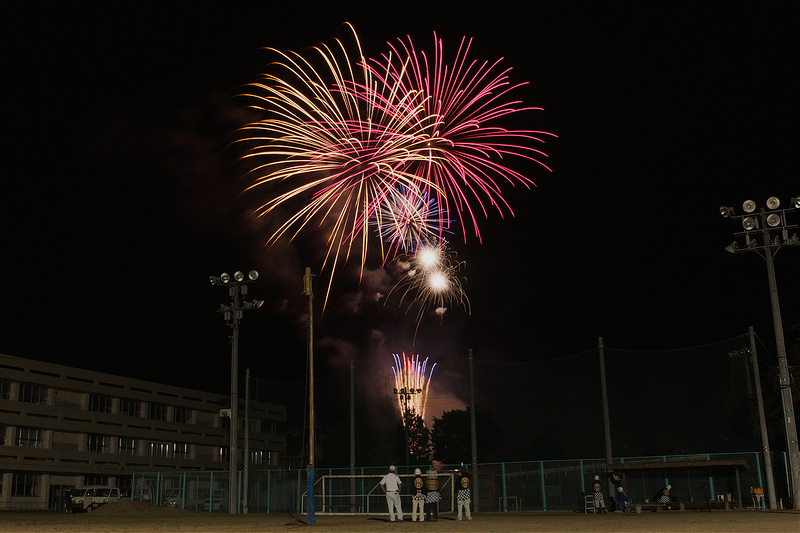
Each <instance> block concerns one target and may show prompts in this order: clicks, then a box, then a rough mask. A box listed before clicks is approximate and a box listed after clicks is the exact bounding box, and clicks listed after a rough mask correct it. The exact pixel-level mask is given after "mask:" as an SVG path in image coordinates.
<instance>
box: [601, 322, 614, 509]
mask: <svg viewBox="0 0 800 533" xmlns="http://www.w3.org/2000/svg"><path fill="white" fill-rule="evenodd" d="M604 348H605V346H603V337H597V350H598V351H599V352H600V389H601V392H602V396H603V428H604V430H605V436H606V472H608V471H610V469H611V463H612V462H613V455H614V454H613V452H612V451H611V422H610V420H609V415H608V387H607V385H606V356H605V352H604ZM608 493H609V495H610V496H615V494H614V488H613V487H612V486H611V483H608Z"/></svg>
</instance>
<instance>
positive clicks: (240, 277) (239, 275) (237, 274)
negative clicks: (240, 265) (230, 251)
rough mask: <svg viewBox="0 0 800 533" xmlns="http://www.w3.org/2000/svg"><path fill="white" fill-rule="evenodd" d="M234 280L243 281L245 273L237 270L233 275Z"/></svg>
mask: <svg viewBox="0 0 800 533" xmlns="http://www.w3.org/2000/svg"><path fill="white" fill-rule="evenodd" d="M233 279H235V280H236V281H242V280H243V279H244V273H243V272H242V271H241V270H237V271H236V272H234V274H233Z"/></svg>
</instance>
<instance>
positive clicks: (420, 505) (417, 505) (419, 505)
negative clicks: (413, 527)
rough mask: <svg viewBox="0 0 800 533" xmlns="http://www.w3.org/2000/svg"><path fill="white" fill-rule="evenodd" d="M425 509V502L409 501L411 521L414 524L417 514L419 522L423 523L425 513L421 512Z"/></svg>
mask: <svg viewBox="0 0 800 533" xmlns="http://www.w3.org/2000/svg"><path fill="white" fill-rule="evenodd" d="M424 507H425V500H411V521H412V522H416V520H417V513H419V521H420V522H424V521H425V512H424V511H423V509H424Z"/></svg>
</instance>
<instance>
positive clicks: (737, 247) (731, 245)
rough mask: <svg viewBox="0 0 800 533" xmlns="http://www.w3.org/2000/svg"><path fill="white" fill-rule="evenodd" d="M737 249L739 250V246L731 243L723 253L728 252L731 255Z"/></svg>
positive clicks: (734, 242)
mask: <svg viewBox="0 0 800 533" xmlns="http://www.w3.org/2000/svg"><path fill="white" fill-rule="evenodd" d="M738 249H739V245H738V244H736V241H733V242H732V243H730V244H729V245H728V246H726V247H725V251H726V252H730V253H732V254H735V253H736V250H738Z"/></svg>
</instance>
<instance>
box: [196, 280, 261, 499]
mask: <svg viewBox="0 0 800 533" xmlns="http://www.w3.org/2000/svg"><path fill="white" fill-rule="evenodd" d="M209 279H210V280H211V284H212V285H214V286H215V287H228V294H229V295H230V297H231V304H230V305H225V304H220V306H219V309H217V312H219V313H223V314H224V316H225V322H226V323H227V324H228V325H229V326H230V327H231V329H232V330H233V337H232V338H231V418H230V446H229V449H228V456H229V457H228V459H229V463H230V472H229V478H228V512H229V513H230V514H235V513H236V512H237V511H238V504H237V502H238V493H239V491H238V485H239V484H238V483H237V480H236V477H237V473H238V472H237V454H238V450H237V449H236V444H237V438H238V436H237V435H236V430H237V422H238V416H239V367H238V365H239V323H240V322H241V321H242V315H243V314H244V312H245V311H246V310H248V309H258V308H259V307H261V306H262V305H263V304H264V300H250V301H245V299H244V297H245V296H246V295H247V285H248V284H249V283H253V282H254V281H256V280H257V279H258V272H256V271H255V270H251V271H250V272H248V274H247V277H245V275H244V273H243V272H241V271H238V270H237V271H236V272H235V273H234V274H233V277H231V276H230V274H228V273H227V272H225V273H223V274H221V275H220V276H210V277H209ZM245 459H246V458H245Z"/></svg>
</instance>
